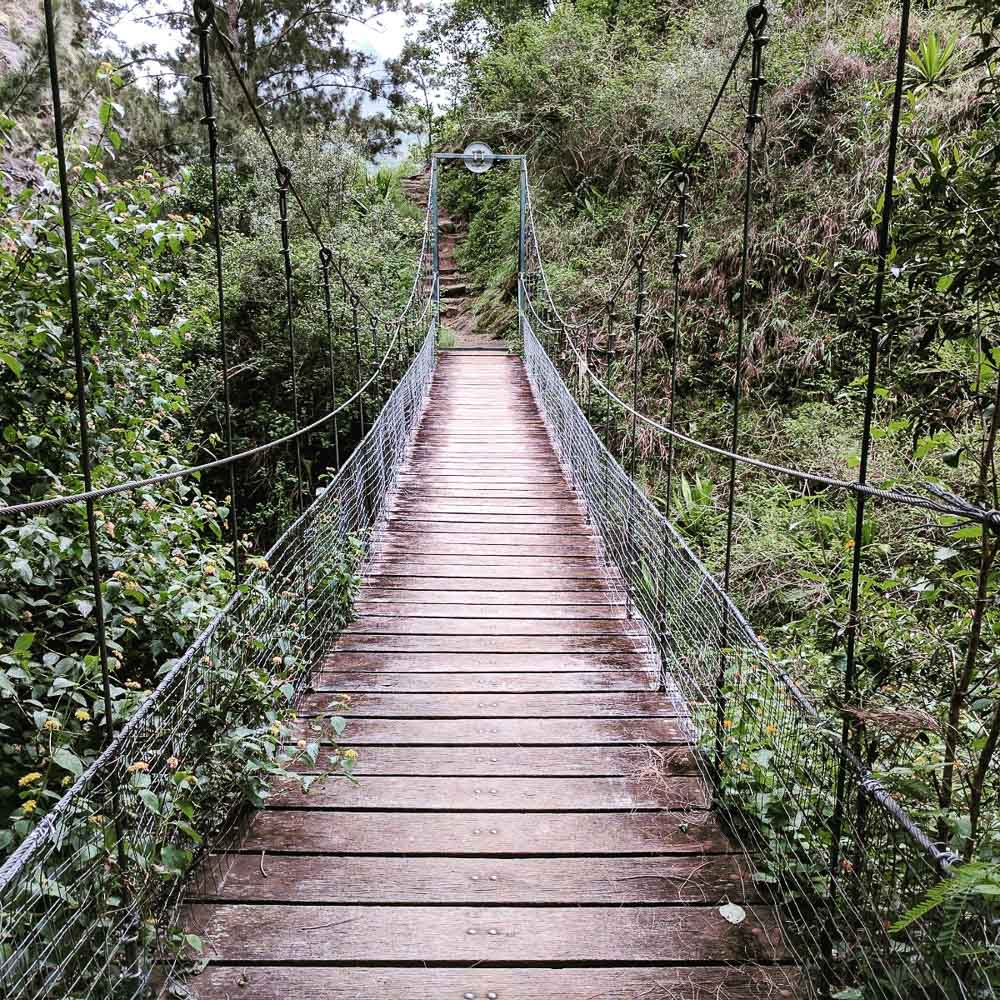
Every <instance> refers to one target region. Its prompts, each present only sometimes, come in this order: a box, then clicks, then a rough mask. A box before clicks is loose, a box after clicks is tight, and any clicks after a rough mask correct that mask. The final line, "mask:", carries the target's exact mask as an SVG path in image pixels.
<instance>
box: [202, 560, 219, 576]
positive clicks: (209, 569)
mask: <svg viewBox="0 0 1000 1000" xmlns="http://www.w3.org/2000/svg"><path fill="white" fill-rule="evenodd" d="M218 572H219V570H218V568H217V567H216V565H215V563H205V576H215V574H216V573H218Z"/></svg>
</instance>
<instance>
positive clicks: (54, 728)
mask: <svg viewBox="0 0 1000 1000" xmlns="http://www.w3.org/2000/svg"><path fill="white" fill-rule="evenodd" d="M42 728H43V729H47V730H48V731H49V732H50V733H58V732H59V730H60V729H62V723H61V722H60V721H59V720H58V719H46V720H45V721H44V722H43V723H42Z"/></svg>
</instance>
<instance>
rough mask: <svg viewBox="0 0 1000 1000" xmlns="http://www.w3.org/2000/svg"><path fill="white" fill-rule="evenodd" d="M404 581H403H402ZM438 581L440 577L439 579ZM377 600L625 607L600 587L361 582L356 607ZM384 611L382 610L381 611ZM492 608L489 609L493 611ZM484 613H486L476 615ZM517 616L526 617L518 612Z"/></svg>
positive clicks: (619, 610)
mask: <svg viewBox="0 0 1000 1000" xmlns="http://www.w3.org/2000/svg"><path fill="white" fill-rule="evenodd" d="M401 582H405V581H401ZM438 584H440V581H438ZM376 601H377V602H378V603H379V604H395V603H400V604H405V605H425V606H433V605H435V604H437V605H452V606H455V605H458V606H460V607H463V608H464V607H475V606H480V607H482V606H484V605H491V606H492V605H500V606H503V607H505V608H506V607H508V606H511V605H514V606H516V605H522V606H525V607H527V606H530V607H531V608H532V609H536V608H539V607H542V608H553V607H571V608H577V607H580V608H583V609H584V611H583V614H584V617H587V614H588V612H590V611H592V610H597V609H602V610H604V611H612V612H614V613H616V614H622V613H623V612H624V610H625V604H624V602H621V601H619V602H615V603H612V602H611V600H610V595H608V594H607V593H603V592H600V591H585V590H551V591H547V592H546V591H537V590H442V589H441V588H440V586H437V587H433V588H429V589H426V590H417V589H407V588H405V587H402V586H400V587H384V586H375V585H372V584H371V583H366V584H363V585H362V587H361V589H360V590H359V591H358V595H357V598H356V600H355V604H354V606H355V608H356V609H359V608H361V607H362V606H363V605H364V604H365V603H366V602H376ZM414 611H415V612H416V613H418V614H423V613H425V609H424V607H421V608H419V609H417V608H415V609H414ZM382 613H383V614H384V613H385V612H384V611H383V612H382ZM492 613H493V612H490V614H492ZM479 617H485V615H482V616H479ZM518 617H521V618H523V617H526V616H525V615H519V616H518Z"/></svg>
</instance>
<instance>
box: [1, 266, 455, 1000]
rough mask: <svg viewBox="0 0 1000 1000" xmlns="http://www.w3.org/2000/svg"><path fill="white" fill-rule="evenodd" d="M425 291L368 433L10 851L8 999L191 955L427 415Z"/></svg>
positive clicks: (144, 971)
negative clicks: (202, 898)
mask: <svg viewBox="0 0 1000 1000" xmlns="http://www.w3.org/2000/svg"><path fill="white" fill-rule="evenodd" d="M418 281H419V278H418ZM421 300H422V305H423V308H422V309H421V310H420V311H419V312H418V313H417V314H416V316H415V317H413V318H412V319H411V321H410V322H409V324H408V327H407V329H408V331H409V333H410V334H411V335H413V336H417V337H418V338H419V344H420V346H419V348H418V350H417V352H416V354H415V356H414V358H413V360H412V362H411V363H410V365H409V367H408V369H407V370H406V372H405V373H404V374H403V376H402V378H401V379H400V380H399V382H398V384H397V385H396V387H395V388H394V389H393V391H392V392H391V394H390V395H389V397H388V399H387V401H386V402H385V404H384V406H383V407H382V410H381V412H380V413H379V415H378V417H377V418H376V419H375V421H374V424H373V425H372V426H371V428H370V430H369V431H368V433H367V435H366V436H365V438H364V439H363V440H362V441H361V443H360V445H359V446H358V447H357V448H356V449H355V450H354V452H353V453H352V454H351V455H350V457H349V458H348V459H347V460H346V461H345V462H344V463H343V465H342V466H341V467H340V469H339V470H338V471H337V473H336V474H335V475H334V476H333V478H332V479H331V481H330V482H329V484H328V485H327V486H325V487H324V488H322V489H321V490H320V491H319V494H318V495H317V497H316V499H315V500H314V502H313V503H312V504H311V505H310V506H309V507H308V508H307V509H306V510H305V511H304V513H303V514H302V515H301V516H300V517H298V518H297V519H296V520H295V522H294V523H293V524H292V525H291V526H290V527H289V528H288V529H287V530H286V531H285V532H284V534H283V535H282V536H281V538H280V539H279V540H278V541H277V542H276V543H275V545H274V546H273V547H272V548H271V550H270V551H269V552H268V553H267V555H266V556H265V557H264V559H263V560H257V561H256V562H257V566H256V568H255V569H254V570H253V572H252V573H251V574H250V575H249V576H248V577H247V579H246V580H245V581H244V583H243V585H242V587H241V588H240V590H239V591H237V593H236V594H235V595H234V597H233V598H232V599H231V600H230V602H229V604H228V605H227V606H226V607H225V608H224V609H223V610H222V611H221V612H220V613H219V615H218V616H217V617H216V618H215V619H214V621H213V622H212V623H211V624H210V625H209V627H208V628H207V629H206V630H205V631H204V632H203V633H202V634H201V636H200V637H199V638H198V639H197V641H196V642H195V643H194V644H193V645H192V646H191V647H190V648H189V649H188V650H187V652H186V653H185V654H184V656H183V657H182V658H181V659H180V660H179V661H178V662H177V664H176V665H175V666H174V667H173V668H172V669H171V670H170V672H169V673H168V674H167V675H166V676H165V677H164V678H163V680H162V682H161V683H160V684H159V686H158V687H157V688H156V690H155V692H154V693H153V694H152V695H151V696H150V697H149V698H148V699H147V700H146V701H145V702H144V703H143V704H142V705H141V707H140V708H139V709H138V710H137V711H136V713H135V715H134V716H133V717H132V718H131V719H130V720H129V721H128V723H126V725H125V726H124V727H123V728H122V730H121V731H120V732H119V733H118V735H117V736H116V738H115V739H114V741H113V742H112V743H111V744H110V745H109V746H108V748H107V749H106V750H105V751H104V752H103V753H102V754H101V756H100V757H99V758H98V759H97V760H96V761H95V763H94V764H93V765H92V766H91V767H90V768H89V769H88V770H87V771H86V772H85V773H84V774H83V775H82V777H81V778H80V779H79V780H78V781H77V782H76V783H75V784H74V785H73V787H72V788H71V789H70V790H69V792H68V793H67V794H66V795H65V796H64V797H63V798H62V799H61V800H60V801H59V802H58V804H57V805H55V806H54V807H53V809H52V810H51V812H50V813H49V814H48V815H47V816H45V817H44V819H43V820H42V821H41V822H40V824H39V825H38V827H37V828H36V829H35V830H34V831H33V832H32V833H31V835H30V836H29V837H28V839H27V840H25V841H24V843H23V844H21V846H20V847H19V848H18V850H17V851H16V852H15V853H14V854H13V855H12V856H11V857H10V858H9V859H8V860H7V862H6V863H5V864H4V865H3V867H2V868H0V996H3V997H4V998H5V1000H43V998H44V1000H51V998H55V997H73V998H74V1000H112V998H113V1000H126V998H133V997H139V996H143V995H146V994H147V992H148V991H149V990H150V989H151V988H155V987H157V986H162V985H164V984H166V983H167V982H168V981H169V979H170V977H171V976H172V974H173V972H174V970H175V969H176V968H177V966H178V964H183V963H185V962H186V961H187V960H188V959H190V958H191V955H192V953H191V944H192V939H191V938H190V936H189V934H188V933H187V932H188V931H189V928H185V927H184V926H183V919H182V915H181V908H182V904H183V897H184V888H185V886H186V885H187V884H188V881H189V879H190V877H191V876H192V875H193V874H195V873H200V874H201V875H202V876H204V875H205V874H206V866H207V867H208V868H209V869H210V868H211V866H212V865H218V864H221V863H222V862H221V860H220V859H221V857H222V851H224V849H225V847H226V846H227V845H229V844H232V843H235V842H236V840H237V839H238V836H239V833H240V829H241V818H242V817H243V816H244V815H245V814H246V809H247V805H248V803H252V802H253V801H255V799H256V798H257V797H258V796H259V795H260V794H261V792H262V789H263V785H262V776H263V777H266V775H267V773H268V770H269V768H270V767H271V766H272V765H273V764H275V762H277V761H278V760H279V759H280V758H281V754H282V749H281V748H282V745H283V742H284V740H285V739H286V738H287V727H286V726H285V722H286V720H287V719H288V718H289V717H290V713H291V712H292V711H293V706H294V703H295V697H296V695H297V693H298V692H299V691H300V690H301V689H302V688H303V687H304V683H305V682H306V680H307V679H308V677H309V675H310V671H311V668H312V665H313V663H314V662H316V660H317V658H318V657H319V656H320V655H321V654H322V653H323V652H324V651H325V650H326V649H327V648H328V646H329V645H330V642H331V640H332V639H333V638H334V636H335V635H336V634H337V633H338V632H339V630H340V629H341V627H342V626H343V625H344V624H345V623H346V621H347V620H348V619H349V615H350V598H351V594H352V592H353V588H354V584H355V582H356V580H357V576H358V573H359V570H360V568H361V566H362V565H363V562H364V559H365V557H366V553H367V552H368V551H370V548H371V546H372V544H373V543H374V541H375V540H376V539H375V538H374V535H375V534H376V533H377V531H378V527H379V523H380V520H381V518H382V515H383V512H384V510H385V505H386V503H387V498H388V497H389V496H390V495H391V492H392V490H393V487H394V484H395V482H396V479H397V476H398V473H399V470H400V467H401V465H402V462H403V459H404V456H405V454H406V449H407V445H408V443H409V441H410V439H411V437H412V435H413V433H414V431H415V428H416V426H417V424H418V421H419V418H420V414H421V411H422V407H423V404H424V401H425V399H426V396H427V392H428V388H429V385H430V380H431V375H432V372H433V368H434V360H435V338H436V332H437V322H436V312H435V310H434V308H433V301H434V296H433V282H432V283H431V287H430V288H429V289H427V288H425V290H424V295H423V296H421ZM412 304H413V303H411V305H412ZM419 304H420V300H418V305H419ZM397 335H398V332H397ZM390 346H391V345H390ZM255 758H256V760H255ZM240 761H244V762H245V766H244V767H243V768H242V769H241V768H240V767H238V766H236V768H235V770H234V763H235V764H238V762H240Z"/></svg>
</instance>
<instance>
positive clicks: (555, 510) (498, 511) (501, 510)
mask: <svg viewBox="0 0 1000 1000" xmlns="http://www.w3.org/2000/svg"><path fill="white" fill-rule="evenodd" d="M389 509H390V511H392V512H395V513H399V512H401V511H406V512H407V513H408V514H412V515H413V516H414V517H418V516H421V517H422V516H424V515H426V514H434V515H436V514H487V515H490V516H492V517H504V516H506V515H507V514H516V515H518V516H520V517H537V516H542V517H562V516H570V517H577V516H579V515H580V514H581V512H582V509H583V508H582V507H581V506H580V504H578V503H577V502H576V501H575V500H573V501H566V500H498V499H496V498H494V499H492V500H484V499H478V500H477V499H472V500H469V499H455V498H448V497H437V498H435V499H433V500H430V499H428V500H416V499H415V500H412V501H411V500H409V499H408V500H407V502H406V504H405V506H404V505H400V504H396V505H395V506H393V507H390V508H389Z"/></svg>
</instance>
